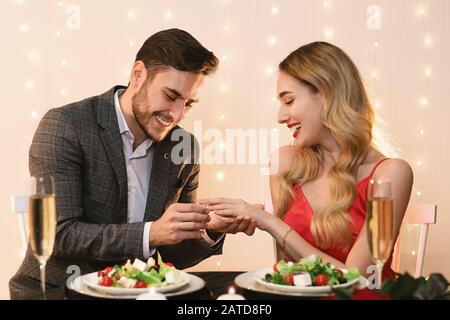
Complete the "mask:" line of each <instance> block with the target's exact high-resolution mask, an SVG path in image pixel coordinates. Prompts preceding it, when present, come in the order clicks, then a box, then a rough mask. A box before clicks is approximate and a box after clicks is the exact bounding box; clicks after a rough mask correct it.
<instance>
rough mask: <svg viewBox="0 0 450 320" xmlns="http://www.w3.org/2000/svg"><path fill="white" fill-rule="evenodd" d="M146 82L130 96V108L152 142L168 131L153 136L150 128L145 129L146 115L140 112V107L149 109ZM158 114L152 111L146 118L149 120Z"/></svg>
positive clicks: (157, 140)
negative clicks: (158, 135)
mask: <svg viewBox="0 0 450 320" xmlns="http://www.w3.org/2000/svg"><path fill="white" fill-rule="evenodd" d="M147 99H148V98H147V84H146V83H144V84H143V85H142V87H141V88H140V89H139V91H138V92H137V93H136V94H135V95H134V96H133V97H132V98H131V110H132V111H133V115H134V118H135V119H136V122H137V124H138V125H139V127H140V128H141V130H142V131H144V133H145V134H146V135H147V136H148V137H149V138H150V139H151V140H153V141H154V142H159V141H161V140H163V139H164V138H165V137H166V135H167V133H168V132H169V131H170V130H168V131H167V133H166V134H164V135H163V136H161V137H155V135H154V134H152V133H151V132H150V130H148V129H147V127H146V125H145V121H146V115H145V114H144V113H143V112H141V110H140V107H144V108H143V110H151V107H150V105H149V104H148V102H147ZM156 115H158V112H154V113H152V114H151V115H150V117H149V118H148V120H149V122H150V121H151V119H152V118H153V117H155V116H156Z"/></svg>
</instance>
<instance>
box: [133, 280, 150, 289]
mask: <svg viewBox="0 0 450 320" xmlns="http://www.w3.org/2000/svg"><path fill="white" fill-rule="evenodd" d="M134 287H135V288H147V284H146V283H145V282H144V281H137V282H136V283H135V284H134Z"/></svg>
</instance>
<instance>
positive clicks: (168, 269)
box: [97, 258, 186, 289]
mask: <svg viewBox="0 0 450 320" xmlns="http://www.w3.org/2000/svg"><path fill="white" fill-rule="evenodd" d="M97 276H98V278H97V283H98V284H99V285H101V286H104V287H115V288H137V289H140V288H151V287H164V286H168V285H176V284H181V283H183V282H185V281H186V279H184V277H183V276H182V274H181V272H180V271H179V270H178V269H176V268H175V266H174V265H173V264H172V263H170V262H165V263H164V262H162V261H159V263H158V264H156V262H155V260H154V259H153V258H149V259H148V261H147V263H145V262H143V261H141V260H139V259H135V260H134V262H133V264H131V262H130V260H128V261H127V263H126V264H124V265H123V266H120V265H115V266H113V267H107V268H105V269H104V270H101V271H99V272H98V273H97Z"/></svg>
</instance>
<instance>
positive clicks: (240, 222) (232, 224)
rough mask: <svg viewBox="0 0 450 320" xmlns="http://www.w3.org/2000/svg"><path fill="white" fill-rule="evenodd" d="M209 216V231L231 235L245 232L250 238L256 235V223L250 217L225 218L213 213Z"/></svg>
mask: <svg viewBox="0 0 450 320" xmlns="http://www.w3.org/2000/svg"><path fill="white" fill-rule="evenodd" d="M209 216H210V217H211V221H210V222H209V223H208V226H207V229H208V230H211V231H215V232H221V233H231V234H236V233H239V232H243V233H245V234H246V235H248V236H252V235H253V233H255V228H256V221H255V220H254V219H252V218H250V217H242V216H241V217H238V218H224V217H221V216H219V215H217V214H215V213H213V212H211V213H210V214H209Z"/></svg>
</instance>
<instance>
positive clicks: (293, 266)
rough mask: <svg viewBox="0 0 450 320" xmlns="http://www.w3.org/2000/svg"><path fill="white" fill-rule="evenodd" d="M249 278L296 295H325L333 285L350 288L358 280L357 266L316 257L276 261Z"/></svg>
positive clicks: (265, 285)
mask: <svg viewBox="0 0 450 320" xmlns="http://www.w3.org/2000/svg"><path fill="white" fill-rule="evenodd" d="M252 278H253V280H254V282H255V283H257V284H258V285H260V286H262V287H265V288H268V289H271V290H272V291H278V292H285V293H299V294H328V293H332V289H333V288H348V287H352V286H354V285H356V284H359V282H360V280H361V276H360V275H359V272H358V270H357V269H356V268H351V269H349V270H346V269H338V268H336V267H335V266H333V265H332V264H330V263H322V259H321V258H317V257H316V256H309V257H306V258H303V259H301V260H299V261H298V262H285V261H283V260H282V261H279V262H277V263H276V264H275V265H274V266H273V268H266V269H262V270H259V271H256V272H253V273H252Z"/></svg>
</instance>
